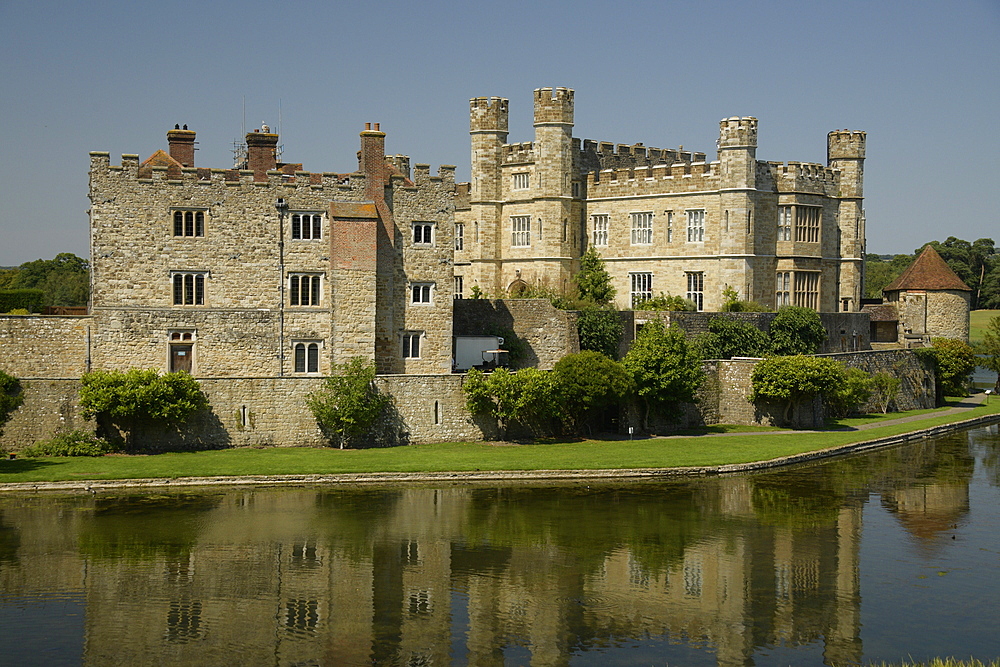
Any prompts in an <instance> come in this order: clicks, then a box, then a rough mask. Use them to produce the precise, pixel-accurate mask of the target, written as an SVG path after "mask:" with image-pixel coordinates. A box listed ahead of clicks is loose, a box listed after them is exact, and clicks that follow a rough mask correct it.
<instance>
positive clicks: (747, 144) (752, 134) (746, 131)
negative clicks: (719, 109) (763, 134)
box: [719, 116, 757, 150]
mask: <svg viewBox="0 0 1000 667" xmlns="http://www.w3.org/2000/svg"><path fill="white" fill-rule="evenodd" d="M756 147H757V119H756V118H754V117H753V116H743V117H740V116H732V117H730V118H723V119H722V120H720V121H719V150H724V149H727V148H756Z"/></svg>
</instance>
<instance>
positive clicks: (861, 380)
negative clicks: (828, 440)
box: [823, 368, 873, 418]
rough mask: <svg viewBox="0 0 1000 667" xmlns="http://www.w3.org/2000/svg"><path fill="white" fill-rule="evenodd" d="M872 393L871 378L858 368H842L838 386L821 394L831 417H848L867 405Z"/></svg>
mask: <svg viewBox="0 0 1000 667" xmlns="http://www.w3.org/2000/svg"><path fill="white" fill-rule="evenodd" d="M872 393H873V386H872V378H871V376H869V375H868V373H865V372H864V371H863V370H861V369H860V368H846V369H844V379H843V382H842V383H841V384H840V386H838V387H835V388H834V389H833V390H832V391H828V392H825V393H824V394H823V399H824V400H823V404H824V406H825V407H826V412H827V414H828V415H829V416H831V417H838V418H839V417H848V416H850V415H852V414H855V413H856V412H857V411H858V410H859V409H860V408H862V407H863V406H865V405H867V403H868V401H870V400H871V397H872Z"/></svg>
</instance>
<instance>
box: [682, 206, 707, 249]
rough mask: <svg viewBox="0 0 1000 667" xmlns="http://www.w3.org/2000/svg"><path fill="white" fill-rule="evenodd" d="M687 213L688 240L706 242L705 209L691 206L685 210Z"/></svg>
mask: <svg viewBox="0 0 1000 667" xmlns="http://www.w3.org/2000/svg"><path fill="white" fill-rule="evenodd" d="M684 213H685V214H686V215H687V242H688V243H704V242H705V218H706V217H707V216H706V215H705V209H703V208H689V209H686V210H685V211H684Z"/></svg>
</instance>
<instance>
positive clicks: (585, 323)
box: [576, 307, 625, 359]
mask: <svg viewBox="0 0 1000 667" xmlns="http://www.w3.org/2000/svg"><path fill="white" fill-rule="evenodd" d="M576 329H577V333H578V334H579V336H580V349H581V350H593V351H594V352H600V353H601V354H603V355H605V356H607V357H611V358H612V359H617V358H618V344H619V343H620V342H621V339H622V331H624V329H625V327H624V325H623V324H622V320H621V318H620V317H618V311H617V310H610V309H606V308H594V307H591V308H586V309H584V310H581V311H580V318H579V319H578V320H577V321H576Z"/></svg>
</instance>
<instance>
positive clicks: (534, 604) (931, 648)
mask: <svg viewBox="0 0 1000 667" xmlns="http://www.w3.org/2000/svg"><path fill="white" fill-rule="evenodd" d="M998 535H1000V431H998V428H997V426H991V427H987V428H978V429H973V430H969V431H962V432H957V433H954V434H951V435H949V436H945V437H941V438H937V439H934V440H927V441H923V442H920V443H917V444H913V445H908V446H906V447H902V448H897V449H892V450H888V451H882V452H878V453H875V454H870V455H866V456H856V457H850V458H845V459H840V460H836V461H831V462H828V463H825V464H823V465H815V466H809V467H802V468H797V469H790V470H783V471H779V472H772V473H768V474H757V475H749V476H734V477H725V478H716V479H684V480H671V481H667V482H655V483H650V482H641V483H627V484H621V483H619V484H613V485H609V484H601V483H590V484H587V483H576V484H571V485H569V484H567V485H535V486H525V485H519V486H510V485H508V486H498V485H461V484H456V485H451V486H442V487H430V486H400V487H370V488H355V489H340V488H292V489H273V490H271V489H268V490H261V489H240V488H233V489H225V490H211V491H204V492H187V493H144V494H133V495H115V494H110V493H108V492H105V493H98V494H87V495H86V496H79V495H57V494H50V495H45V494H39V495H9V496H5V497H0V591H2V592H0V627H3V629H4V640H3V644H4V647H3V656H4V657H3V661H4V662H8V663H9V664H47V665H59V664H65V665H75V664H93V665H99V664H129V665H159V664H176V665H221V664H244V665H371V664H378V665H414V666H416V665H529V664H530V665H633V664H648V665H663V664H671V665H673V664H683V665H716V664H719V665H750V664H753V665H817V664H827V665H850V664H867V663H868V662H869V661H882V660H886V661H897V662H898V661H901V660H904V659H909V658H912V659H913V660H922V659H926V658H929V657H933V656H951V655H954V656H958V657H969V656H974V657H977V658H980V659H984V660H985V659H990V658H997V657H1000V613H998V612H997V607H996V600H997V599H998V597H1000V538H998Z"/></svg>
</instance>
